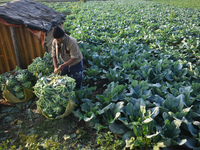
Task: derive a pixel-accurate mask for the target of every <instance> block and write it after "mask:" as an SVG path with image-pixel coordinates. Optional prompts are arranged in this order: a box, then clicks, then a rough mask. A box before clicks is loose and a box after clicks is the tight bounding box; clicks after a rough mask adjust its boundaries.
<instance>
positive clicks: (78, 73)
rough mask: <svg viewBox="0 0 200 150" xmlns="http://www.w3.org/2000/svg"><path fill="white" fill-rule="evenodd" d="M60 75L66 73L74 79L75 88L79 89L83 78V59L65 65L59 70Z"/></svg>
mask: <svg viewBox="0 0 200 150" xmlns="http://www.w3.org/2000/svg"><path fill="white" fill-rule="evenodd" d="M62 75H68V76H69V77H71V78H73V79H75V81H76V88H77V89H81V87H82V80H83V60H82V61H80V62H79V63H78V64H76V65H74V66H71V67H69V66H67V67H65V68H64V69H63V70H62V71H61V76H62Z"/></svg>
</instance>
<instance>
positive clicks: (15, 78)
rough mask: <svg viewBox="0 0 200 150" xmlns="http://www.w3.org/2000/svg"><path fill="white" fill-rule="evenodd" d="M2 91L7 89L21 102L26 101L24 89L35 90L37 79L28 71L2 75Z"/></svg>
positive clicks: (0, 80) (23, 70) (0, 78)
mask: <svg viewBox="0 0 200 150" xmlns="http://www.w3.org/2000/svg"><path fill="white" fill-rule="evenodd" d="M0 82H1V90H2V91H4V90H5V88H6V89H7V90H8V91H9V92H10V93H12V94H13V95H14V96H15V97H17V98H18V99H20V100H24V98H25V93H24V89H23V87H25V88H27V89H30V90H33V86H34V85H35V83H36V77H35V76H34V75H33V74H32V73H31V72H29V71H28V70H27V69H19V68H18V69H15V70H13V71H11V72H6V73H4V74H2V75H0Z"/></svg>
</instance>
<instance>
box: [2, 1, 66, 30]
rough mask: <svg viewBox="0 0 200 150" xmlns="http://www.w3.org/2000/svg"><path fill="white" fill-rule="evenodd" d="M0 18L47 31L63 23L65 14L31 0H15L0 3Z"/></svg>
mask: <svg viewBox="0 0 200 150" xmlns="http://www.w3.org/2000/svg"><path fill="white" fill-rule="evenodd" d="M0 19H3V20H5V21H6V22H7V23H9V24H15V25H21V24H24V25H25V26H26V27H27V28H30V29H33V30H39V31H49V30H51V29H52V27H53V26H55V25H59V24H61V23H63V21H64V20H65V15H63V14H62V13H60V12H57V11H55V10H53V9H51V8H49V7H47V6H45V5H44V4H41V3H39V2H37V1H33V0H15V1H12V2H9V3H6V4H3V5H0Z"/></svg>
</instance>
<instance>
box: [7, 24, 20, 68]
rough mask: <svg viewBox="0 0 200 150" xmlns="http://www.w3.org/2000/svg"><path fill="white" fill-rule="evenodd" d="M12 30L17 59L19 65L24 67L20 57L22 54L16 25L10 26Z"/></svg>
mask: <svg viewBox="0 0 200 150" xmlns="http://www.w3.org/2000/svg"><path fill="white" fill-rule="evenodd" d="M10 31H11V36H12V41H13V46H14V51H15V56H16V59H17V65H18V66H19V67H20V68H22V62H21V58H20V54H19V46H18V43H17V34H16V32H15V28H14V27H10Z"/></svg>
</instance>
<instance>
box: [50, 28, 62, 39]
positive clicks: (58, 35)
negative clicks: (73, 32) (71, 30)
mask: <svg viewBox="0 0 200 150" xmlns="http://www.w3.org/2000/svg"><path fill="white" fill-rule="evenodd" d="M64 35H65V32H64V31H63V30H62V29H61V28H60V27H59V26H56V27H54V28H53V31H52V36H53V38H55V39H59V38H61V37H63V36H64Z"/></svg>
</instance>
